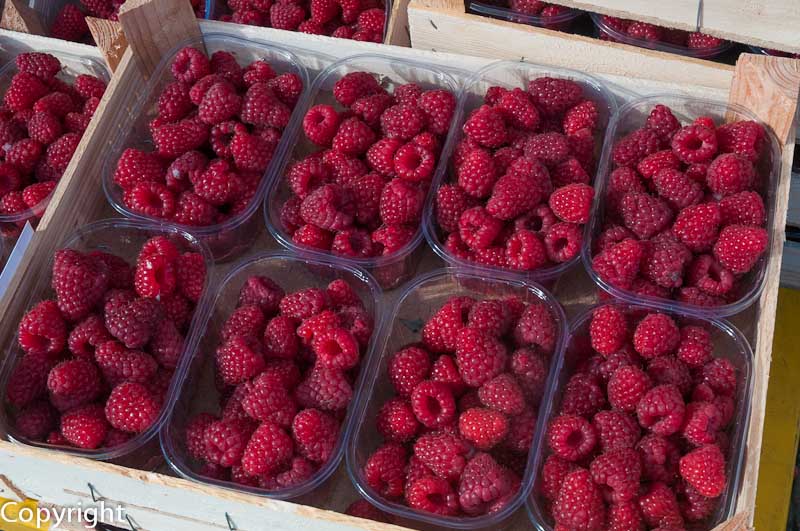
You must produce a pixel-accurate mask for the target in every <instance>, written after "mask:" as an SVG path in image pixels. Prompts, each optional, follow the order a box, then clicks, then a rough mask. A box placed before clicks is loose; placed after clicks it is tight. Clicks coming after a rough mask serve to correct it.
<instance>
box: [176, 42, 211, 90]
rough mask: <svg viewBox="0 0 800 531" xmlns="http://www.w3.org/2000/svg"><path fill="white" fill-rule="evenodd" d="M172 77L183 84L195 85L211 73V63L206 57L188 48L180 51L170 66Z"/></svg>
mask: <svg viewBox="0 0 800 531" xmlns="http://www.w3.org/2000/svg"><path fill="white" fill-rule="evenodd" d="M170 68H171V70H172V75H173V76H175V78H176V79H177V80H179V81H182V82H184V83H189V84H191V83H195V82H197V81H199V80H200V79H201V78H203V77H204V76H206V75H208V74H210V73H211V63H210V62H209V60H208V57H206V55H205V54H204V53H203V52H201V51H199V50H197V49H195V48H192V47H190V46H187V47H185V48H183V49H182V50H180V51H179V52H178V53H177V54H176V55H175V59H173V60H172V65H171V67H170Z"/></svg>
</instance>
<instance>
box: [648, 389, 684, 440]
mask: <svg viewBox="0 0 800 531" xmlns="http://www.w3.org/2000/svg"><path fill="white" fill-rule="evenodd" d="M684 410H685V405H684V402H683V398H682V397H681V392H680V391H679V390H678V388H677V387H675V386H674V385H671V384H665V385H658V386H656V387H653V388H652V389H650V390H649V391H648V392H647V394H645V395H644V397H643V398H642V399H641V400H640V401H639V403H638V404H637V406H636V414H637V416H638V417H639V423H640V424H641V425H642V426H644V427H645V428H649V429H650V431H651V432H653V433H654V434H656V435H662V436H664V437H666V436H669V435H672V434H673V433H676V432H677V431H678V430H679V429H680V427H681V424H682V422H683V416H684Z"/></svg>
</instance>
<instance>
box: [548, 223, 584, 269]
mask: <svg viewBox="0 0 800 531" xmlns="http://www.w3.org/2000/svg"><path fill="white" fill-rule="evenodd" d="M582 242H583V231H582V230H581V227H580V226H578V225H576V224H574V223H556V224H555V225H553V226H552V227H550V228H549V229H548V230H547V232H546V233H545V236H544V245H545V250H546V251H547V258H548V259H550V260H551V261H553V262H556V263H563V262H567V261H569V260H571V259H572V258H575V257H576V256H578V253H579V252H580V250H581V243H582Z"/></svg>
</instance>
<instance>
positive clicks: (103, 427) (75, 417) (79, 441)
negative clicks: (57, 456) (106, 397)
mask: <svg viewBox="0 0 800 531" xmlns="http://www.w3.org/2000/svg"><path fill="white" fill-rule="evenodd" d="M108 430H109V426H108V422H106V418H105V414H104V413H103V407H102V406H100V405H97V404H92V405H88V406H84V407H81V408H77V409H73V410H72V411H69V412H67V413H65V414H64V415H62V416H61V435H62V436H63V437H64V439H65V440H66V442H67V443H68V444H70V445H73V446H77V447H78V448H85V449H94V448H99V447H100V446H101V445H102V444H103V441H104V440H105V438H106V434H107V433H108Z"/></svg>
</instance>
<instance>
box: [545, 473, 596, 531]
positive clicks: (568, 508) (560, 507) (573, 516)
mask: <svg viewBox="0 0 800 531" xmlns="http://www.w3.org/2000/svg"><path fill="white" fill-rule="evenodd" d="M605 517H606V508H605V505H604V503H603V497H602V495H601V493H600V490H599V489H598V488H597V486H596V485H595V484H594V483H593V482H592V477H591V474H590V473H589V471H588V470H586V469H578V470H575V471H573V472H570V473H569V474H567V475H566V476H565V477H564V482H563V484H562V485H561V489H560V490H559V492H558V497H557V498H556V500H555V503H554V504H553V518H554V519H555V521H556V525H557V526H564V528H566V529H583V530H586V531H599V530H600V529H602V528H603V526H604V523H605Z"/></svg>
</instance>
